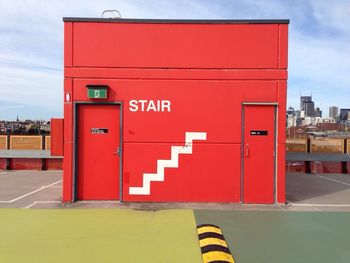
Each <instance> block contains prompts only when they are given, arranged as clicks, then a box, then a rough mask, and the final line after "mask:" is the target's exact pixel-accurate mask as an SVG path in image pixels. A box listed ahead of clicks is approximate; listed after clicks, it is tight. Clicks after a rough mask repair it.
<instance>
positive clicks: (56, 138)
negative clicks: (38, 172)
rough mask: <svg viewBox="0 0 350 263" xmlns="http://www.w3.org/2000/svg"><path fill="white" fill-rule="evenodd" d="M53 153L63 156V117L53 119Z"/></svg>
mask: <svg viewBox="0 0 350 263" xmlns="http://www.w3.org/2000/svg"><path fill="white" fill-rule="evenodd" d="M51 155H52V156H63V119H51Z"/></svg>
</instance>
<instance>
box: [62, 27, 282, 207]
mask: <svg viewBox="0 0 350 263" xmlns="http://www.w3.org/2000/svg"><path fill="white" fill-rule="evenodd" d="M287 30H288V25H286V24H195V23H192V24H162V23H158V24H147V23H123V22H120V23H97V22H65V82H64V84H65V85H64V86H65V91H64V92H65V102H64V164H63V169H64V182H63V200H64V201H72V198H73V197H72V182H73V149H74V143H73V138H74V134H73V126H74V125H73V124H74V119H73V116H74V115H73V112H74V108H73V102H86V101H90V102H91V101H92V100H89V99H88V98H87V91H86V85H87V84H95V85H98V84H100V85H102V84H103V85H108V86H109V90H108V99H106V100H104V101H106V102H122V103H123V107H122V115H123V122H122V134H123V137H122V139H123V147H122V148H123V152H122V158H123V162H122V183H123V193H122V198H123V201H130V202H131V201H153V202H164V201H180V202H182V201H184V202H189V201H205V202H240V200H241V192H240V189H241V141H242V134H241V130H242V126H241V123H242V103H243V102H271V103H278V106H277V113H278V114H277V116H278V118H279V119H278V127H277V130H278V132H277V134H278V137H277V145H276V147H277V151H278V155H277V156H278V157H277V158H278V159H277V182H278V185H277V195H278V200H277V201H278V202H279V203H283V202H285V185H284V184H285V171H284V169H285V156H284V155H285V153H284V150H285V137H284V134H285V108H286V79H287V71H286V68H287ZM133 100H147V101H149V100H153V101H154V102H155V103H157V100H166V101H169V102H170V103H171V106H170V108H171V110H170V112H169V111H168V110H167V109H165V110H164V111H142V110H138V111H133V109H134V108H133V107H131V108H130V102H131V101H133ZM257 117H263V116H257ZM186 132H202V133H206V139H205V140H195V141H194V142H193V148H192V154H179V160H178V168H165V170H164V181H162V182H151V193H150V194H149V195H133V194H130V193H129V187H136V186H141V185H142V180H143V174H144V173H156V172H157V161H158V160H168V159H171V147H172V146H183V145H184V144H185V134H186ZM105 169H108V167H106V168H105ZM101 172H103V171H101Z"/></svg>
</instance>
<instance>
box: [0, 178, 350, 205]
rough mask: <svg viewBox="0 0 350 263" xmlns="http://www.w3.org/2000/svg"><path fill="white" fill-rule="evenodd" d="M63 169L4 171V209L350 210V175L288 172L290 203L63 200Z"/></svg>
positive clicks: (0, 182)
mask: <svg viewBox="0 0 350 263" xmlns="http://www.w3.org/2000/svg"><path fill="white" fill-rule="evenodd" d="M61 196H62V171H2V172H1V171H0V208H70V207H72V208H113V207H118V208H131V209H135V210H161V209H174V208H188V209H199V210H200V209H210V210H290V211H350V175H347V174H304V173H290V174H287V187H286V196H287V204H286V205H242V204H232V203H120V202H117V201H81V202H77V203H73V204H71V203H65V204H64V203H62V202H61V200H62V199H61Z"/></svg>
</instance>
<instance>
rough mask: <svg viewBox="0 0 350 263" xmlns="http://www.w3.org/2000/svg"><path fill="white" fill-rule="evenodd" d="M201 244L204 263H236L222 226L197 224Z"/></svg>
mask: <svg viewBox="0 0 350 263" xmlns="http://www.w3.org/2000/svg"><path fill="white" fill-rule="evenodd" d="M197 233H198V239H199V246H200V248H201V252H202V257H203V262H204V263H219V262H220V263H234V262H235V260H234V259H233V256H232V255H231V252H230V249H229V248H228V246H227V243H226V241H225V238H224V236H223V234H222V231H221V229H220V227H218V226H216V225H212V224H203V225H198V226H197Z"/></svg>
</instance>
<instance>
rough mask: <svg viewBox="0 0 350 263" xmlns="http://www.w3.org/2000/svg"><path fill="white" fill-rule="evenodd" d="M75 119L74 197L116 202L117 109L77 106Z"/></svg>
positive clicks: (107, 106) (117, 169)
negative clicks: (75, 185)
mask: <svg viewBox="0 0 350 263" xmlns="http://www.w3.org/2000/svg"><path fill="white" fill-rule="evenodd" d="M77 116H78V119H77V136H78V137H77V144H78V153H77V155H78V156H77V158H78V165H77V173H78V176H77V186H78V189H77V197H78V199H79V200H118V199H119V167H120V163H119V160H120V156H119V155H120V153H119V152H120V107H119V105H79V107H78V115H77Z"/></svg>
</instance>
